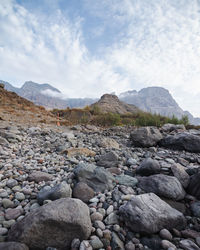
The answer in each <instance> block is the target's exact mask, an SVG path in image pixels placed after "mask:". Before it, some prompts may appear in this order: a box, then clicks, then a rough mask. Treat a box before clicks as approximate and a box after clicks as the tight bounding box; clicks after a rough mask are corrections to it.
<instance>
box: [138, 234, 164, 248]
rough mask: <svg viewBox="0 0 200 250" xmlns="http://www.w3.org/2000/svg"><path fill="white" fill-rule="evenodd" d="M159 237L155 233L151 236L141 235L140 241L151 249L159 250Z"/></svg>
mask: <svg viewBox="0 0 200 250" xmlns="http://www.w3.org/2000/svg"><path fill="white" fill-rule="evenodd" d="M161 241H162V240H161V238H160V237H158V236H157V235H155V236H152V237H142V238H141V240H140V242H141V243H142V244H143V245H144V246H147V247H149V248H150V249H153V250H160V249H161Z"/></svg>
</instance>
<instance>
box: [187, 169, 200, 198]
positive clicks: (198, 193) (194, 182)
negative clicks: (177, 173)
mask: <svg viewBox="0 0 200 250" xmlns="http://www.w3.org/2000/svg"><path fill="white" fill-rule="evenodd" d="M199 180H200V172H198V173H196V174H194V175H192V176H191V177H190V183H189V186H188V188H187V192H188V193H189V194H191V195H193V196H195V197H196V198H197V199H198V200H200V181H199Z"/></svg>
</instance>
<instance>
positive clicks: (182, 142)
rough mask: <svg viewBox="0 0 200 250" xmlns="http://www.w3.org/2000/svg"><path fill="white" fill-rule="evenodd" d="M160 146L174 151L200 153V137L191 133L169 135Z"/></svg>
mask: <svg viewBox="0 0 200 250" xmlns="http://www.w3.org/2000/svg"><path fill="white" fill-rule="evenodd" d="M160 146H162V147H165V148H170V149H174V150H186V151H188V152H193V153H199V152H200V136H198V135H193V134H190V133H187V132H185V133H178V134H175V135H168V136H166V137H165V138H164V139H162V140H161V141H160Z"/></svg>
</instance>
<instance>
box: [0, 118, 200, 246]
mask: <svg viewBox="0 0 200 250" xmlns="http://www.w3.org/2000/svg"><path fill="white" fill-rule="evenodd" d="M198 200H200V131H198V130H191V131H185V128H184V126H180V125H179V126H173V125H165V126H164V127H163V128H162V129H160V130H158V129H157V128H152V127H148V128H140V129H135V128H133V127H114V128H108V129H102V128H98V127H95V126H91V125H87V126H80V125H77V126H73V127H64V126H63V127H53V126H49V127H46V128H40V127H31V126H26V125H24V126H22V125H16V124H14V123H6V122H4V123H3V122H2V123H1V124H0V242H1V243H0V250H3V249H5V250H6V249H9V250H14V249H15V250H28V249H30V250H45V249H48V250H56V249H57V250H67V249H73V250H79V249H80V250H86V249H87V250H92V249H102V250H103V249H106V250H110V249H116V250H118V249H120V250H123V249H126V250H134V249H136V250H142V249H152V250H157V249H158V250H160V249H168V250H173V249H179V250H181V249H186V250H194V249H200V201H198Z"/></svg>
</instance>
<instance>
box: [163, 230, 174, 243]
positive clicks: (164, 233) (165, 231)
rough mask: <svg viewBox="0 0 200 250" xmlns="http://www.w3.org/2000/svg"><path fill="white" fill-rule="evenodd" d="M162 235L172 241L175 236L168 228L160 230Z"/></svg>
mask: <svg viewBox="0 0 200 250" xmlns="http://www.w3.org/2000/svg"><path fill="white" fill-rule="evenodd" d="M160 237H161V238H163V239H165V240H169V241H171V240H172V238H173V237H172V234H171V233H170V232H169V231H168V230H167V229H162V230H161V231H160Z"/></svg>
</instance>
